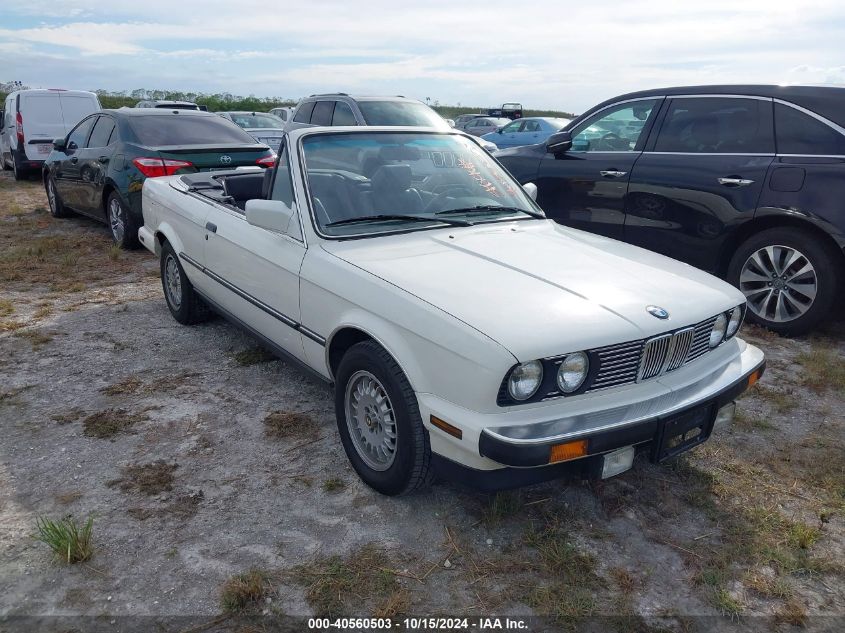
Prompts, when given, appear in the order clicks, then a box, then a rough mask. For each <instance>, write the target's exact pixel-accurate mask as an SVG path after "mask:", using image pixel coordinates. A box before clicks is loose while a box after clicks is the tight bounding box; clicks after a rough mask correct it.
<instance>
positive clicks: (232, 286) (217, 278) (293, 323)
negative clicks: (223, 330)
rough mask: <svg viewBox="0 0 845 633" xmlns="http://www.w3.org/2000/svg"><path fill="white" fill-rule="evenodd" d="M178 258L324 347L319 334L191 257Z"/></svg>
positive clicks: (324, 341) (183, 255)
mask: <svg viewBox="0 0 845 633" xmlns="http://www.w3.org/2000/svg"><path fill="white" fill-rule="evenodd" d="M179 258H180V259H183V260H184V261H186V262H187V263H189V264H190V265H191V266H193V267H194V268H196V269H197V270H199V271H200V272H201V273H204V274H205V275H208V276H209V277H210V278H211V279H213V280H214V281H216V282H217V283H219V284H220V285H221V286H223V287H224V288H227V289H229V290H231V291H232V292H234V293H235V294H236V295H238V296H239V297H240V298H241V299H243V300H244V301H247V302H249V303H251V304H252V305H254V306H255V307H256V308H258V309H259V310H263V311H264V312H266V313H267V314H269V315H270V316H271V317H273V318H274V319H278V320H279V321H281V322H282V323H284V324H285V325H287V326H288V327H289V328H292V329H294V330H296V331H297V332H299V333H300V334H302V335H303V336H305V337H307V338H309V339H311V340H312V341H314V342H315V343H319V344H320V345H323V346H325V344H326V339H325V338H323V337H322V336H320V335H319V334H317V333H316V332H314V330H310V329H308V328H307V327H305V326H304V325H302V324H301V323H297V322H296V321H294V320H293V319H291V318H290V317H289V316H287V315H286V314H283V313H282V312H279V311H278V310H276V309H275V308H273V307H271V306H269V305H267V304H266V303H264V302H263V301H261V300H260V299H256V298H255V297H253V296H252V295H251V294H249V293H247V292H244V291H243V290H241V289H240V288H238V287H237V286H236V285H235V284H233V283H231V282H229V281H226V280H225V279H224V278H223V277H221V276H220V275H218V274H217V273H215V272H214V271H212V270H209V269H208V268H206V267H205V266H203V265H202V264H200V263H199V262H198V261H196V260H195V259H193V258H192V257H190V256H188V255H186V254H185V253H179Z"/></svg>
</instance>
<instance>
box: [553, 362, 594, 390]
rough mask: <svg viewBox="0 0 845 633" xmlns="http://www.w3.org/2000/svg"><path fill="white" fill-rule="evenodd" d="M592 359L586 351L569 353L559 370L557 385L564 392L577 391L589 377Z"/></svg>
mask: <svg viewBox="0 0 845 633" xmlns="http://www.w3.org/2000/svg"><path fill="white" fill-rule="evenodd" d="M589 370H590V360H589V359H588V358H587V355H586V354H585V353H584V352H575V353H574V354H568V355H567V356H566V357H565V358H564V359H563V362H562V363H561V364H560V368H559V369H558V370H557V386H558V387H560V390H561V391H562V392H563V393H572V392H573V391H576V390H577V389H578V388H579V387H580V386H581V385H583V384H584V380H586V378H587V372H588V371H589Z"/></svg>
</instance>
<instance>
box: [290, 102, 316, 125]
mask: <svg viewBox="0 0 845 633" xmlns="http://www.w3.org/2000/svg"><path fill="white" fill-rule="evenodd" d="M315 103H316V102H315V101H308V102H307V103H303V104H302V105H301V106H299V108H298V109H297V111H296V116H295V117H293V120H294V123H308V121H310V120H311V112H312V111H313V110H314V104H315Z"/></svg>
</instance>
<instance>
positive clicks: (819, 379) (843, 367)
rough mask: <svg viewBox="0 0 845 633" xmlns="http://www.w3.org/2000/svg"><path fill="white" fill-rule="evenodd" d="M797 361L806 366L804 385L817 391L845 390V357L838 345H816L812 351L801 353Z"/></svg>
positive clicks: (837, 391)
mask: <svg viewBox="0 0 845 633" xmlns="http://www.w3.org/2000/svg"><path fill="white" fill-rule="evenodd" d="M796 361H798V363H800V364H801V365H803V366H804V369H805V372H804V379H803V382H804V385H805V386H807V387H809V388H810V389H812V390H813V391H815V392H816V393H823V392H825V391H827V390H828V389H829V390H831V391H833V392H834V393H843V392H845V358H843V357H842V355H841V354H839V352H838V350H837V348H836V346H828V347H821V346H814V347H813V349H812V350H811V351H809V352H804V353H801V354H799V355H798V357H797V358H796Z"/></svg>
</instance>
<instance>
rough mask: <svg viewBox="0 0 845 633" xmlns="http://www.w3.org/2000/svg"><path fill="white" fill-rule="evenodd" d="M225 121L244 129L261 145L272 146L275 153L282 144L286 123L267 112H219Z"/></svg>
mask: <svg viewBox="0 0 845 633" xmlns="http://www.w3.org/2000/svg"><path fill="white" fill-rule="evenodd" d="M217 114H219V115H220V116H222V117H223V118H224V119H229V120H230V121H232V122H233V123H234V124H235V125H237V126H238V127H241V128H243V129H244V131H245V132H247V133H248V134H249V135H250V136H252V138H254V139H255V140H256V141H258V142H259V143H264V144H265V145H268V146H270V148H271V149H272V150H274V151H276V150H278V149H279V145H281V144H282V136H284V133H285V122H284V121H282V120H281V119H280V118H279V117H277V116H274V115H272V114H268V113H266V112H218V113H217Z"/></svg>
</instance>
